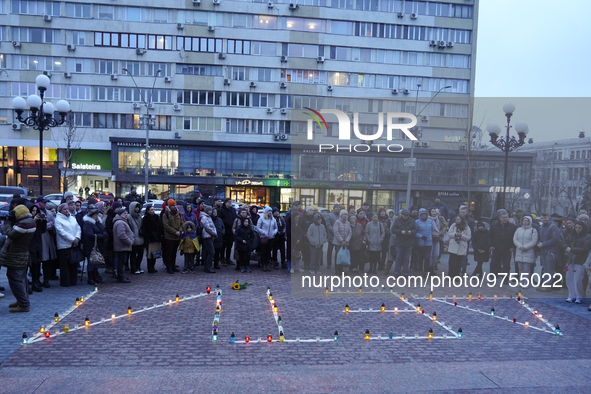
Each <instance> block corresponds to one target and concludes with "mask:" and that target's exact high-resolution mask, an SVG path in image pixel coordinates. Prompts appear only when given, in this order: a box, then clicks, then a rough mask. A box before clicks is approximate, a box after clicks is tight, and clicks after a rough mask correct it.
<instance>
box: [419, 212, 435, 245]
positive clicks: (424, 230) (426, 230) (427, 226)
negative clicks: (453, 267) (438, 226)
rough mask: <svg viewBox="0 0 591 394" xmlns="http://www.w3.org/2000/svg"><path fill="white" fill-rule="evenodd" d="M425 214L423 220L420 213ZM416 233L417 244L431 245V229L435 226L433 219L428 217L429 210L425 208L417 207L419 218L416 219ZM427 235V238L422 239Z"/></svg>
mask: <svg viewBox="0 0 591 394" xmlns="http://www.w3.org/2000/svg"><path fill="white" fill-rule="evenodd" d="M424 213H425V214H427V219H425V220H423V218H422V217H421V215H422V214H424ZM416 223H417V233H416V235H415V237H416V239H417V246H433V230H434V228H435V226H434V225H433V221H432V220H431V219H429V212H427V210H426V209H425V208H421V209H419V218H418V219H417V220H416ZM423 237H427V239H423Z"/></svg>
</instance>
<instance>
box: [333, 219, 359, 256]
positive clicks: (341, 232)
mask: <svg viewBox="0 0 591 394" xmlns="http://www.w3.org/2000/svg"><path fill="white" fill-rule="evenodd" d="M348 218H349V213H348V212H347V211H345V210H341V211H339V219H338V220H335V221H334V222H333V223H332V235H333V238H332V244H333V246H334V255H335V260H336V255H337V254H338V253H339V250H341V248H342V247H344V246H349V242H350V241H351V237H352V236H353V229H352V228H351V225H350V224H349V221H348ZM355 221H357V218H355ZM360 226H361V225H360ZM361 230H362V231H363V226H362V227H361ZM349 253H351V252H350V251H349ZM335 264H336V263H335ZM351 265H353V258H351Z"/></svg>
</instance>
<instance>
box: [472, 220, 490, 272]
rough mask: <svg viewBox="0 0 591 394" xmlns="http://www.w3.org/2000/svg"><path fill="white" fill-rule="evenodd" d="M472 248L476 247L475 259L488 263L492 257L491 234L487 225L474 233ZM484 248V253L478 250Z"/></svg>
mask: <svg viewBox="0 0 591 394" xmlns="http://www.w3.org/2000/svg"><path fill="white" fill-rule="evenodd" d="M472 249H474V260H475V261H477V262H479V263H486V262H487V261H488V260H489V259H490V252H489V250H490V234H489V233H488V229H487V228H486V226H485V227H484V231H480V230H478V226H476V230H475V231H474V234H472ZM479 249H480V250H484V253H480V252H479V251H478V250H479Z"/></svg>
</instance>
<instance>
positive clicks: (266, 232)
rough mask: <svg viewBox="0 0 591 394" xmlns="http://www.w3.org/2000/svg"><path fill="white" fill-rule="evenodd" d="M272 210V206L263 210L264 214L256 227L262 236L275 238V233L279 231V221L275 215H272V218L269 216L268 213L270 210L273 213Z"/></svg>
mask: <svg viewBox="0 0 591 394" xmlns="http://www.w3.org/2000/svg"><path fill="white" fill-rule="evenodd" d="M272 211H273V210H272V209H271V208H269V207H266V208H265V210H264V212H263V216H262V217H260V218H259V220H258V223H257V225H256V227H257V232H258V233H259V235H260V236H261V238H269V239H273V238H275V235H276V234H277V231H278V228H277V221H276V220H275V218H274V217H273V215H271V217H270V218H267V214H268V213H269V212H271V213H272Z"/></svg>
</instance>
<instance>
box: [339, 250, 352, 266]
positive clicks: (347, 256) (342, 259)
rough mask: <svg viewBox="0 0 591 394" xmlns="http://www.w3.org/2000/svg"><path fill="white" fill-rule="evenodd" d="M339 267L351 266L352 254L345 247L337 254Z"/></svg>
mask: <svg viewBox="0 0 591 394" xmlns="http://www.w3.org/2000/svg"><path fill="white" fill-rule="evenodd" d="M336 264H337V265H351V252H349V249H347V247H346V246H343V247H342V248H341V249H340V250H339V252H338V253H337V262H336Z"/></svg>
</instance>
